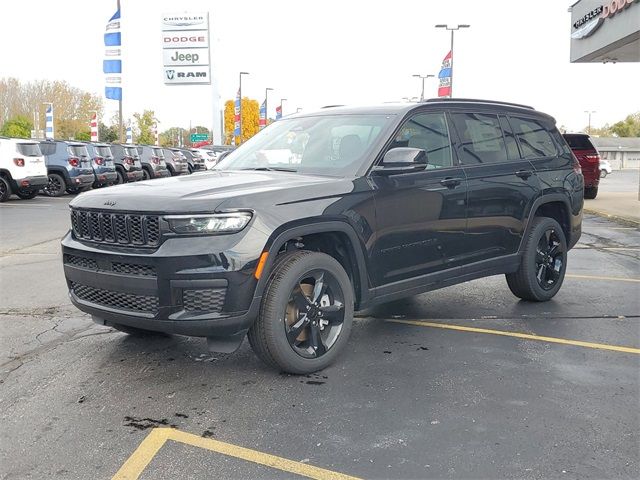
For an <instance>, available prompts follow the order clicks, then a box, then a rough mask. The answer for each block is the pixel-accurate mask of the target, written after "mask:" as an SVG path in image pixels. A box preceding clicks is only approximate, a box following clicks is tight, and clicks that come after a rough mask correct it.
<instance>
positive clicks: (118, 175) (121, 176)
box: [114, 170, 126, 185]
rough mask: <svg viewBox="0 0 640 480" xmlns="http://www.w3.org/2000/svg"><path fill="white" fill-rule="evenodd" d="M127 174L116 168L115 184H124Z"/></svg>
mask: <svg viewBox="0 0 640 480" xmlns="http://www.w3.org/2000/svg"><path fill="white" fill-rule="evenodd" d="M125 181H126V180H125V176H124V174H123V173H122V172H121V171H120V170H116V181H115V182H114V184H115V185H122V184H123V183H125Z"/></svg>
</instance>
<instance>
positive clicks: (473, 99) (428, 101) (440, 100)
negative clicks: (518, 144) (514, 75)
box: [425, 98, 535, 110]
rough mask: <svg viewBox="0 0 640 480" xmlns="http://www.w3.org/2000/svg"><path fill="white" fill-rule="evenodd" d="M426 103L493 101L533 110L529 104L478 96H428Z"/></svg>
mask: <svg viewBox="0 0 640 480" xmlns="http://www.w3.org/2000/svg"><path fill="white" fill-rule="evenodd" d="M425 102H427V103H433V102H469V103H471V102H475V103H493V104H495V105H509V106H511V107H520V108H528V109H529V110H535V108H533V107H532V106H530V105H522V104H521V103H511V102H499V101H497V100H483V99H479V98H429V99H428V100H425Z"/></svg>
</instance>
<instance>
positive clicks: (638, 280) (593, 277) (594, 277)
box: [565, 273, 640, 283]
mask: <svg viewBox="0 0 640 480" xmlns="http://www.w3.org/2000/svg"><path fill="white" fill-rule="evenodd" d="M565 277H567V278H580V279H583V280H611V281H613V282H632V283H640V278H624V277H600V276H598V275H571V274H568V273H567V274H566V275H565Z"/></svg>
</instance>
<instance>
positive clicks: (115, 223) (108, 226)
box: [71, 209, 160, 247]
mask: <svg viewBox="0 0 640 480" xmlns="http://www.w3.org/2000/svg"><path fill="white" fill-rule="evenodd" d="M71 227H72V229H73V234H74V236H75V237H76V238H77V239H79V240H89V241H91V242H98V243H109V244H113V245H125V246H134V247H157V246H158V245H159V244H160V220H159V218H158V216H156V215H137V214H126V213H114V212H94V211H88V210H77V209H72V210H71Z"/></svg>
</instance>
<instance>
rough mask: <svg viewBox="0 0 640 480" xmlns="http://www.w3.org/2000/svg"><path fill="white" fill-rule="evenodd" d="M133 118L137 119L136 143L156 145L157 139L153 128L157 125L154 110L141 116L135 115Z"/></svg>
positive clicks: (146, 111) (147, 111)
mask: <svg viewBox="0 0 640 480" xmlns="http://www.w3.org/2000/svg"><path fill="white" fill-rule="evenodd" d="M133 118H135V119H136V126H135V128H136V139H137V140H136V143H140V144H142V145H154V144H155V143H156V137H155V135H154V133H153V126H154V124H155V123H156V119H155V113H154V112H153V110H145V111H144V112H142V113H141V114H140V113H134V114H133Z"/></svg>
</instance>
